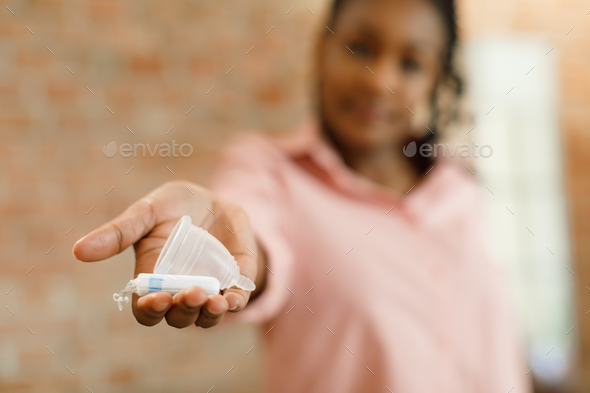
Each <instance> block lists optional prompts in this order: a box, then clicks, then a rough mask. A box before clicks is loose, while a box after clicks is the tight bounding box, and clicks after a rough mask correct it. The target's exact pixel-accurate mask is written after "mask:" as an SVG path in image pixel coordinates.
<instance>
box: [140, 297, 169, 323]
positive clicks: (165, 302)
mask: <svg viewBox="0 0 590 393" xmlns="http://www.w3.org/2000/svg"><path fill="white" fill-rule="evenodd" d="M132 305H133V307H132V308H133V315H134V316H135V319H137V322H139V323H141V324H142V325H145V326H154V325H157V324H158V323H160V321H161V320H162V318H164V315H166V312H167V311H168V309H169V308H170V306H171V305H172V295H170V294H169V293H167V292H155V293H151V294H149V295H145V296H142V297H139V296H137V294H135V293H134V294H133V303H132Z"/></svg>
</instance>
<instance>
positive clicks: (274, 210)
mask: <svg viewBox="0 0 590 393" xmlns="http://www.w3.org/2000/svg"><path fill="white" fill-rule="evenodd" d="M284 160H285V157H284V156H283V155H282V153H281V152H280V151H279V150H278V149H277V148H275V147H274V146H273V145H272V144H271V143H270V142H269V141H267V140H265V138H264V137H263V136H262V135H258V134H255V133H252V132H248V133H246V134H242V135H240V136H238V137H235V138H234V139H233V140H232V141H231V142H230V143H229V144H228V145H227V146H226V147H225V148H224V149H223V150H222V152H221V154H220V155H219V156H218V157H217V159H216V161H215V162H214V165H213V168H212V171H211V174H210V175H211V176H210V179H209V181H208V188H209V189H210V190H211V191H212V192H214V193H215V194H217V195H218V196H220V197H222V198H225V199H228V200H231V201H232V202H235V203H237V204H239V205H240V206H241V207H242V208H243V209H244V210H245V211H246V213H247V214H248V217H249V219H250V223H251V225H252V228H253V230H254V233H255V236H256V239H257V241H258V244H259V245H260V246H261V247H262V248H263V249H264V250H265V252H266V255H267V271H266V273H267V278H266V286H265V289H264V290H263V292H262V293H261V294H260V295H259V296H258V297H257V298H256V299H254V300H252V301H250V302H249V303H248V305H247V306H246V307H245V308H244V309H243V310H242V311H240V312H238V313H227V314H226V316H225V317H224V320H227V321H241V322H251V323H260V324H262V323H266V322H268V321H269V320H270V319H272V318H273V317H274V316H276V315H277V314H278V313H279V312H280V311H281V310H282V308H283V307H284V306H285V304H286V302H287V300H288V295H289V294H290V293H289V292H288V291H287V289H285V287H286V286H289V284H290V281H291V277H292V269H293V267H292V265H293V251H292V248H291V246H290V244H289V237H288V231H287V229H288V228H287V225H286V223H287V222H288V221H287V220H288V214H289V212H290V209H289V197H288V194H287V191H286V187H285V186H284V181H283V176H282V173H281V171H280V167H281V164H283V163H284Z"/></svg>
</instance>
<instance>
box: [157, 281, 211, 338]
mask: <svg viewBox="0 0 590 393" xmlns="http://www.w3.org/2000/svg"><path fill="white" fill-rule="evenodd" d="M205 302H207V291H205V289H204V288H201V287H190V288H185V289H183V290H182V291H180V292H178V293H177V294H176V295H174V296H173V297H172V306H171V307H170V309H169V310H168V312H167V313H166V317H165V318H166V322H167V323H168V325H170V326H173V327H175V328H179V329H181V328H185V327H187V326H190V325H192V324H193V323H195V321H196V320H197V318H198V316H199V313H200V311H201V307H202V306H203V305H204V304H205Z"/></svg>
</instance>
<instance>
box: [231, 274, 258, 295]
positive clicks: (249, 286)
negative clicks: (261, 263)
mask: <svg viewBox="0 0 590 393" xmlns="http://www.w3.org/2000/svg"><path fill="white" fill-rule="evenodd" d="M235 285H236V286H237V287H238V288H240V289H243V290H245V291H250V292H252V291H253V290H255V289H256V285H255V284H254V283H253V282H252V280H250V279H249V278H248V277H245V276H242V275H241V274H240V276H239V277H238V280H237V282H236V284H235Z"/></svg>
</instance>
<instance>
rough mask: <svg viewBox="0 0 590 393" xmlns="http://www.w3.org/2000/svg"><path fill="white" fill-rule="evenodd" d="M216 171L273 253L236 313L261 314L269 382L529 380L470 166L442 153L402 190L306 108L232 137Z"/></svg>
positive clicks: (518, 384) (346, 385) (386, 386)
mask: <svg viewBox="0 0 590 393" xmlns="http://www.w3.org/2000/svg"><path fill="white" fill-rule="evenodd" d="M211 179H212V182H211V184H210V187H211V189H212V190H213V191H215V192H216V193H218V194H219V195H221V196H222V197H225V198H227V199H231V200H233V201H235V202H237V203H239V204H240V205H241V206H243V207H244V209H245V210H246V211H247V213H248V214H249V216H250V219H251V223H252V226H253V228H254V230H255V232H256V234H257V236H258V238H259V241H260V243H261V244H262V245H263V247H264V248H265V249H266V251H267V254H268V258H269V260H268V271H267V273H268V274H267V275H268V281H267V286H266V289H265V290H264V292H263V293H262V294H261V296H260V297H259V298H257V299H255V300H254V301H252V302H251V303H250V304H248V306H247V307H246V309H244V310H243V311H242V312H240V313H238V314H235V315H232V316H229V318H227V317H226V319H228V320H242V321H249V322H255V323H259V324H263V329H264V331H263V332H264V333H266V334H265V335H264V338H265V339H266V341H267V344H268V345H267V351H268V358H267V364H268V370H267V372H266V376H267V387H268V391H269V392H339V393H344V392H385V393H386V392H388V391H389V392H395V393H432V392H437V393H447V392H448V393H451V392H452V393H463V392H464V393H487V392H489V393H507V392H509V391H510V393H525V392H527V393H528V392H531V385H530V381H529V379H528V377H529V375H526V374H527V371H528V368H527V367H526V363H525V361H524V356H523V355H524V353H523V351H524V348H523V346H522V343H521V337H520V334H519V330H518V329H517V327H516V324H515V316H514V311H513V309H512V305H511V304H510V302H509V296H508V288H507V286H506V278H505V276H504V273H503V272H502V271H501V270H500V269H499V268H498V267H497V266H496V265H495V264H493V263H492V261H491V260H490V258H489V257H488V255H487V253H486V252H485V244H484V243H485V238H484V232H483V230H482V223H481V218H480V217H481V213H480V206H479V204H478V195H479V186H478V185H477V183H476V182H475V178H474V176H473V175H472V174H471V173H470V172H469V171H468V170H467V169H466V168H464V167H462V166H458V165H457V164H455V163H452V162H449V161H444V162H441V161H439V162H437V163H436V165H435V166H434V168H433V169H431V171H430V172H429V173H428V174H427V175H426V177H425V178H424V180H423V181H422V182H421V183H420V184H417V185H416V186H415V187H414V188H412V189H411V190H410V191H409V192H408V193H407V194H406V195H398V194H397V193H395V192H393V191H391V190H389V189H386V188H385V187H382V186H380V185H377V184H376V183H373V182H371V181H369V180H368V179H366V178H363V177H361V176H360V175H359V174H357V173H355V172H354V171H352V170H351V169H350V168H348V167H347V166H346V165H345V164H344V162H343V161H342V160H341V158H340V156H339V155H338V154H337V152H336V151H335V150H334V148H333V147H332V146H331V145H330V144H329V143H327V142H326V141H325V139H324V137H323V135H322V134H321V132H320V129H319V127H318V125H317V122H316V121H315V120H309V121H307V122H306V123H305V124H304V125H303V126H301V127H298V129H297V130H296V132H293V133H290V134H289V135H288V136H286V137H270V136H264V135H261V134H258V133H253V132H250V133H245V134H243V135H242V136H240V137H238V138H236V139H234V140H233V141H232V143H230V144H229V146H227V147H226V149H225V150H224V151H223V153H222V154H221V155H220V158H219V160H218V161H217V163H216V165H215V167H214V171H213V173H212V177H211Z"/></svg>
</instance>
